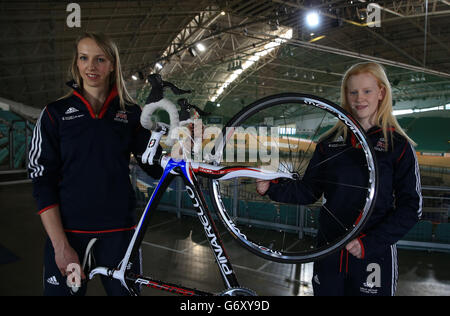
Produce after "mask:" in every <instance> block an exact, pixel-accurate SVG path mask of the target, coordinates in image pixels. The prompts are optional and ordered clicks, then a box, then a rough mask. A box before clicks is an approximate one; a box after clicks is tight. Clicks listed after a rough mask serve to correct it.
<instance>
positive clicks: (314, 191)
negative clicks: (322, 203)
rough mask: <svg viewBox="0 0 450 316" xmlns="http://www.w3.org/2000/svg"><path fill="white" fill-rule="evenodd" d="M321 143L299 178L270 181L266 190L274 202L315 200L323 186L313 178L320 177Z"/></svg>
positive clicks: (309, 202) (306, 201)
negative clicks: (303, 173)
mask: <svg viewBox="0 0 450 316" xmlns="http://www.w3.org/2000/svg"><path fill="white" fill-rule="evenodd" d="M322 146H323V145H322V144H321V143H319V144H318V145H317V146H316V150H315V151H314V154H313V157H312V158H311V160H310V162H309V164H308V167H307V168H306V171H305V175H304V176H303V178H302V179H301V180H288V181H283V180H281V181H272V182H271V184H270V187H269V190H268V191H267V193H266V194H267V195H268V196H269V198H270V199H271V200H273V201H275V202H281V203H292V204H299V205H308V204H312V203H314V202H316V201H317V200H318V199H320V197H321V196H322V193H323V188H322V187H321V185H320V184H319V182H317V181H315V179H320V172H321V170H323V168H320V167H318V166H320V163H321V162H322V161H323V160H324V159H325V158H324V155H323V150H322Z"/></svg>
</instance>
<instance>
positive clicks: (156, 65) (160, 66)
mask: <svg viewBox="0 0 450 316" xmlns="http://www.w3.org/2000/svg"><path fill="white" fill-rule="evenodd" d="M155 67H156V68H157V69H158V70H161V69H162V68H163V66H162V65H161V64H160V63H156V64H155Z"/></svg>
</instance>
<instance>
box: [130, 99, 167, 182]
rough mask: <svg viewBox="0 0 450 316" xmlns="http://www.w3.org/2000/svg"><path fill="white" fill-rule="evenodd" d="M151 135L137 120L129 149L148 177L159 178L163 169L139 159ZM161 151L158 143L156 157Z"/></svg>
mask: <svg viewBox="0 0 450 316" xmlns="http://www.w3.org/2000/svg"><path fill="white" fill-rule="evenodd" d="M139 115H140V108H139ZM151 135H152V134H151V132H150V131H149V130H147V129H145V128H143V127H142V125H141V123H140V122H139V123H138V126H137V127H136V130H135V132H134V136H133V143H132V149H131V150H132V152H133V155H134V156H135V157H136V161H137V163H138V165H139V167H141V169H142V170H144V171H145V173H147V174H148V175H149V176H150V177H152V178H154V179H159V178H161V175H162V173H163V169H162V168H161V167H160V166H159V165H148V164H143V163H142V161H141V157H142V154H143V153H144V152H145V150H146V149H147V145H148V141H149V139H150V137H151ZM161 153H162V147H161V146H160V145H159V146H158V149H157V151H156V157H159V156H161Z"/></svg>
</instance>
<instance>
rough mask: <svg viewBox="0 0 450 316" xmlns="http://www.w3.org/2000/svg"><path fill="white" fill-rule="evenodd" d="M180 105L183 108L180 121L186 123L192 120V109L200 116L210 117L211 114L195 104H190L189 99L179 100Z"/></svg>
mask: <svg viewBox="0 0 450 316" xmlns="http://www.w3.org/2000/svg"><path fill="white" fill-rule="evenodd" d="M178 105H179V106H180V107H181V111H180V115H179V116H180V121H186V120H189V119H190V111H191V109H195V110H196V111H197V113H198V114H199V115H200V116H208V115H210V114H211V113H210V112H205V111H203V110H202V109H200V108H198V107H197V106H196V105H194V104H190V103H189V102H188V100H187V99H184V98H183V99H179V100H178Z"/></svg>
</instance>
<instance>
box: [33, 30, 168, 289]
mask: <svg viewBox="0 0 450 316" xmlns="http://www.w3.org/2000/svg"><path fill="white" fill-rule="evenodd" d="M70 75H71V79H72V80H71V81H69V82H68V85H69V87H70V88H71V91H70V92H69V93H68V94H67V95H66V96H64V97H63V98H61V99H59V100H57V101H55V102H52V103H50V104H48V105H47V106H46V107H45V108H44V110H43V111H42V112H41V116H40V118H39V120H38V121H37V123H36V127H35V129H34V132H33V138H32V141H31V146H30V151H29V156H30V157H29V161H30V162H29V166H28V168H29V174H30V178H31V179H32V181H33V196H34V197H35V199H36V202H37V208H38V212H37V213H38V214H39V215H40V217H41V220H42V223H43V226H44V228H45V230H46V232H47V235H48V240H47V243H46V247H45V255H44V280H43V281H44V282H43V284H44V294H45V295H58V296H59V295H70V294H74V293H75V294H77V295H83V294H84V293H85V292H86V285H85V282H83V280H86V275H85V274H84V271H83V267H81V266H80V263H81V262H82V261H83V257H84V255H85V251H86V248H87V247H88V245H90V244H91V240H92V239H93V238H94V237H95V238H96V242H95V244H94V246H93V248H92V249H93V254H94V257H95V259H96V263H97V264H99V265H104V266H117V265H118V264H119V263H120V260H121V258H122V256H123V254H124V253H125V251H126V248H127V246H128V243H129V240H130V239H131V237H132V233H133V230H134V227H135V225H136V218H135V209H134V208H135V194H134V190H133V187H132V185H131V183H130V177H129V163H130V154H131V153H133V154H134V155H135V156H136V157H138V156H139V155H142V153H143V152H144V151H145V149H146V147H147V142H148V140H149V138H150V132H149V131H147V130H145V129H144V128H142V126H141V125H140V114H141V109H140V107H139V106H137V105H136V104H135V103H134V102H133V99H132V98H131V96H130V95H129V93H128V92H127V89H126V87H125V81H124V79H123V74H122V70H121V64H120V58H119V53H118V49H117V46H116V44H115V43H114V42H113V41H112V40H111V39H110V38H109V37H107V36H105V35H103V34H98V33H85V34H83V35H82V36H80V37H79V38H78V39H77V40H76V42H75V46H74V56H73V59H72V63H71V66H70ZM137 161H138V163H140V159H137ZM140 166H141V167H142V168H143V169H144V171H146V172H147V173H148V174H149V175H151V176H153V177H154V178H158V177H160V174H161V172H162V170H161V168H160V167H156V166H155V167H150V166H144V165H142V164H140ZM134 260H135V262H136V264H134V266H133V271H135V272H136V273H138V272H139V262H138V258H134ZM102 283H103V285H104V288H105V290H106V293H107V294H108V295H128V294H129V293H128V291H127V290H126V289H125V288H124V287H122V286H121V284H120V282H119V281H117V280H110V279H108V278H103V279H102ZM68 285H70V287H69V286H68Z"/></svg>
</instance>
